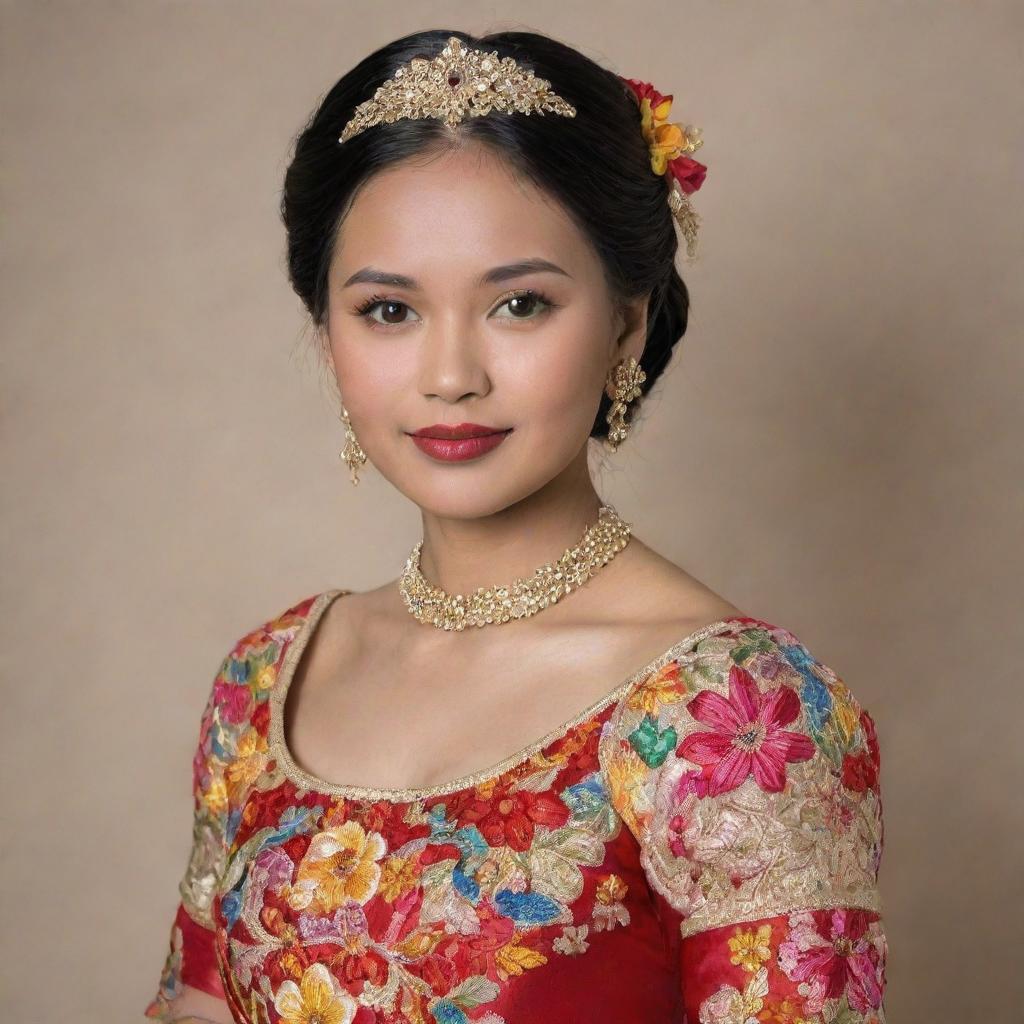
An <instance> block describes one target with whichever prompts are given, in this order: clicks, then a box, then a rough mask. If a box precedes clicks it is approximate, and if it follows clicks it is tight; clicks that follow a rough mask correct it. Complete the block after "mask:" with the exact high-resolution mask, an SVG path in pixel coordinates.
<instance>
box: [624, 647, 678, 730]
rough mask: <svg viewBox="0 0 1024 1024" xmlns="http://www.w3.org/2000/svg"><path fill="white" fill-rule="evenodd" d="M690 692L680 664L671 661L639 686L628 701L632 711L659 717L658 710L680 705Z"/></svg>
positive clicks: (627, 703)
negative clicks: (665, 706) (666, 706)
mask: <svg viewBox="0 0 1024 1024" xmlns="http://www.w3.org/2000/svg"><path fill="white" fill-rule="evenodd" d="M689 691H690V686H689V684H688V683H687V681H686V678H685V677H684V676H683V675H682V673H681V672H680V669H679V663H678V662H676V661H670V662H669V663H668V664H667V665H663V666H662V667H661V668H660V669H658V671H657V672H656V673H654V674H653V675H652V676H650V677H649V678H648V679H646V680H645V681H644V683H643V685H642V686H638V687H637V688H636V689H635V690H633V692H632V693H631V694H630V695H629V699H628V700H627V701H626V705H627V707H628V708H629V709H630V710H631V711H640V712H643V713H644V714H647V715H653V716H654V717H655V718H657V717H658V709H659V708H661V707H663V706H664V705H666V704H678V703H679V702H680V701H682V700H684V699H685V697H686V695H687V694H688V693H689Z"/></svg>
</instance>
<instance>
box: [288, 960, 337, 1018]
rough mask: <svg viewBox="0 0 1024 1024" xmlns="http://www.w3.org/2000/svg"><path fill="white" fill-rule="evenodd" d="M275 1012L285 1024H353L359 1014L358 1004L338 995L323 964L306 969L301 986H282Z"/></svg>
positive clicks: (291, 983)
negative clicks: (357, 1012)
mask: <svg viewBox="0 0 1024 1024" xmlns="http://www.w3.org/2000/svg"><path fill="white" fill-rule="evenodd" d="M274 1008H275V1009H276V1010H277V1012H278V1013H279V1014H280V1015H281V1020H282V1021H283V1022H284V1024H351V1022H352V1020H353V1018H354V1017H355V1014H356V1002H355V1000H354V999H352V998H351V997H350V996H349V995H348V994H347V993H345V992H344V991H339V989H338V986H337V984H336V982H335V980H334V978H333V976H332V975H331V972H330V971H328V970H327V968H326V967H324V965H323V964H313V965H312V966H310V967H307V968H306V970H305V971H304V972H303V975H302V981H301V982H300V983H299V984H298V985H296V984H295V982H294V981H292V980H290V979H289V980H288V981H284V982H282V983H281V987H280V988H279V989H278V990H277V995H276V996H275V997H274Z"/></svg>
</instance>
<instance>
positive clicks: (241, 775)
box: [227, 729, 267, 795]
mask: <svg viewBox="0 0 1024 1024" xmlns="http://www.w3.org/2000/svg"><path fill="white" fill-rule="evenodd" d="M266 763H267V740H266V737H264V736H261V735H260V734H259V732H258V731H257V730H256V729H246V731H245V732H244V733H243V734H242V736H241V737H240V738H239V740H238V747H237V751H236V756H235V757H234V758H233V759H232V761H231V762H230V764H229V765H228V769H227V781H228V790H229V795H234V794H237V793H238V792H239V790H242V789H245V788H246V787H247V786H249V785H251V784H252V783H253V782H255V781H256V779H258V778H259V776H260V773H261V772H262V771H263V769H264V768H265V767H266Z"/></svg>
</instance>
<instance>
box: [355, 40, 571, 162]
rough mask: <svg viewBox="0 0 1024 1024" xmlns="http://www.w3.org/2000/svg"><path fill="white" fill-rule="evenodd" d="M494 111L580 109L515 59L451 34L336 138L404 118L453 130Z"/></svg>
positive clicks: (359, 110) (382, 89)
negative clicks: (469, 44)
mask: <svg viewBox="0 0 1024 1024" xmlns="http://www.w3.org/2000/svg"><path fill="white" fill-rule="evenodd" d="M492 110H497V111H500V112H502V113H507V114H511V113H520V114H544V113H546V112H551V113H554V114H558V115H561V116H563V117H575V116H576V108H575V107H573V106H572V105H571V104H570V103H567V102H566V101H565V100H564V99H562V97H561V96H559V95H557V94H556V93H555V92H553V91H552V89H551V83H550V82H549V81H547V79H544V78H538V77H537V76H536V75H535V74H534V73H533V72H532V71H528V70H526V69H525V68H521V67H520V66H519V65H518V64H517V63H516V62H515V60H514V59H513V58H512V57H499V56H498V53H497V51H496V50H495V51H491V52H490V53H488V52H486V51H484V50H478V49H467V47H466V45H465V44H464V43H463V42H462V40H461V39H459V37H458V36H450V37H449V38H448V42H447V43H446V44H445V47H444V49H443V50H441V52H440V53H439V54H438V55H437V56H436V57H433V58H432V59H429V60H428V59H427V58H426V57H413V58H412V60H411V61H409V63H408V64H404V65H402V67H400V68H398V69H397V70H396V71H395V73H394V74H393V75H392V76H391V77H390V78H389V79H388V80H387V81H386V82H384V83H383V84H382V85H380V86H378V88H377V90H376V92H374V94H373V96H372V97H371V98H370V99H368V100H366V101H364V102H363V103H360V104H359V106H357V107H356V109H355V113H354V114H353V115H352V117H351V119H350V120H349V122H348V123H347V124H346V125H345V127H344V129H343V130H342V132H341V136H340V137H339V138H338V141H339V142H347V141H348V140H349V139H351V138H353V137H354V136H356V135H358V134H359V133H360V132H363V131H365V130H366V129H367V128H372V127H373V126H374V125H378V124H393V123H394V122H395V121H399V120H401V119H402V118H412V119H414V120H420V119H424V118H436V119H439V120H441V121H443V122H444V123H445V124H446V125H447V126H448V127H449V128H454V127H455V126H456V125H458V124H459V123H460V122H461V121H463V120H465V119H466V118H467V117H480V116H482V115H484V114H489V113H490V112H491V111H492Z"/></svg>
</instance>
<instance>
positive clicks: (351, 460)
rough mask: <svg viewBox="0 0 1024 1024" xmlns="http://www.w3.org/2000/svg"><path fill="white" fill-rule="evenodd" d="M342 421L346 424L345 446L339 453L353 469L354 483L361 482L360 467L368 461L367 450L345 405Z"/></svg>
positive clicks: (342, 408) (342, 409)
mask: <svg viewBox="0 0 1024 1024" xmlns="http://www.w3.org/2000/svg"><path fill="white" fill-rule="evenodd" d="M341 422H342V423H344V424H345V438H346V441H345V447H344V448H342V450H341V451H340V452H339V453H338V456H339V457H340V458H341V459H343V460H344V461H345V462H347V463H348V468H349V469H350V470H351V471H352V483H353V485H355V486H358V484H359V467H360V466H362V465H363V464H364V463H365V462H366V452H364V451H363V449H362V446H361V445H360V444H359V441H358V440H357V439H356V432H355V431H354V430H353V429H352V421H351V420H350V419H349V418H348V412H347V410H346V409H345V406H342V407H341Z"/></svg>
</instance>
